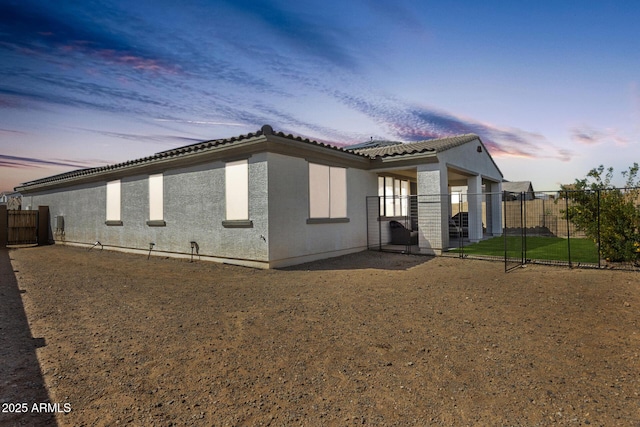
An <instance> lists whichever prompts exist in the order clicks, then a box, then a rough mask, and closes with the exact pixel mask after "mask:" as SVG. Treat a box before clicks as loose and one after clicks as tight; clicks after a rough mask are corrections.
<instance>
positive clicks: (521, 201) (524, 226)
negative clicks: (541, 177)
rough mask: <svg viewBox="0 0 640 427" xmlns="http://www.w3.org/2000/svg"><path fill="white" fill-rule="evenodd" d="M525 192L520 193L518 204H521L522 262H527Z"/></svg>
mask: <svg viewBox="0 0 640 427" xmlns="http://www.w3.org/2000/svg"><path fill="white" fill-rule="evenodd" d="M525 194H526V193H524V192H521V193H520V205H521V206H522V212H521V215H522V264H523V265H524V264H526V262H527V203H526V200H525V199H524V196H525Z"/></svg>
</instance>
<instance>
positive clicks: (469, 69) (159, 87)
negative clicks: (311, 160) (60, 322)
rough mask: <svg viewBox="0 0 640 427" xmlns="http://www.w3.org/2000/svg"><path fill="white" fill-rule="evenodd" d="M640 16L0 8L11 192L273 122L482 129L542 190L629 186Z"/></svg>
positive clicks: (289, 128) (348, 132)
mask: <svg viewBox="0 0 640 427" xmlns="http://www.w3.org/2000/svg"><path fill="white" fill-rule="evenodd" d="M638 16H640V2H637V1H623V0H620V1H612V2H602V1H597V2H595V1H594V2H592V1H562V2H557V1H544V0H541V1H539V2H526V3H524V2H513V1H498V0H496V1H491V0H487V1H481V2H479V1H475V0H474V1H466V0H460V1H455V2H453V1H427V0H415V1H409V0H394V1H388V0H350V1H340V2H333V1H330V0H322V1H319V0H318V1H316V0H298V1H284V0H281V1H277V0H275V1H266V0H264V1H261V0H209V1H205V0H181V1H179V2H176V1H173V0H171V1H169V0H154V1H147V0H138V1H135V2H134V1H119V0H114V1H99V0H98V1H95V0H78V1H64V0H63V1H56V2H51V1H30V0H19V1H7V0H0V191H3V190H11V189H13V188H14V187H15V186H16V185H18V184H19V183H22V182H27V181H30V180H33V179H38V178H43V177H46V176H50V175H54V174H58V173H62V172H66V171H70V170H75V169H80V168H87V167H96V166H102V165H106V164H114V163H119V162H123V161H127V160H131V159H136V158H141V157H146V156H149V155H152V154H154V153H156V152H159V151H163V150H167V149H170V148H175V147H179V146H183V145H187V144H191V143H194V142H198V141H204V140H211V139H218V138H225V137H232V136H237V135H242V134H246V133H249V132H255V131H257V130H259V129H260V128H261V127H262V125H264V124H270V125H271V126H272V127H273V128H274V129H275V130H276V131H283V132H285V133H292V134H295V135H300V136H303V137H305V138H311V139H315V140H317V141H321V142H327V143H332V144H336V145H341V146H345V145H349V144H355V143H361V142H364V141H369V140H370V139H371V138H374V139H385V140H395V141H404V142H411V141H419V140H424V139H430V138H437V137H445V136H451V135H458V134H464V133H476V134H477V135H479V136H480V138H481V139H482V141H483V142H484V144H485V145H486V146H487V149H488V150H489V152H490V153H491V155H492V156H493V158H494V160H495V162H496V163H497V165H498V167H499V168H500V170H501V171H502V173H503V175H504V177H505V179H507V180H510V181H521V180H526V181H532V183H533V186H534V189H535V190H540V191H541V190H555V189H557V188H558V187H559V185H560V184H566V183H572V182H574V181H575V179H576V178H583V177H585V176H586V174H587V173H588V171H589V170H590V169H592V168H595V167H597V166H598V165H600V164H604V165H605V166H607V167H608V166H611V167H613V168H614V169H615V170H616V171H617V173H616V176H619V174H618V172H621V171H623V170H626V169H627V168H628V167H629V166H631V165H632V164H633V162H634V161H640V26H639V25H637V17H638ZM619 182H620V184H622V179H621V180H620V181H619Z"/></svg>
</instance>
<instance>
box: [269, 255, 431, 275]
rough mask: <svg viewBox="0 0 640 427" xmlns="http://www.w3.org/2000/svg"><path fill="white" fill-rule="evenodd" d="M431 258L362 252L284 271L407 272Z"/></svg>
mask: <svg viewBox="0 0 640 427" xmlns="http://www.w3.org/2000/svg"><path fill="white" fill-rule="evenodd" d="M433 258H434V257H432V256H425V255H408V254H398V253H390V252H379V251H362V252H358V253H355V254H349V255H343V256H339V257H336V258H328V259H323V260H319V261H314V262H308V263H305V264H299V265H294V266H291V267H285V268H282V269H280V270H284V271H321V270H364V269H377V270H408V269H410V268H413V267H415V266H418V265H421V264H424V263H426V262H429V261H431V260H432V259H433Z"/></svg>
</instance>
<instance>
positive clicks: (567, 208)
mask: <svg viewBox="0 0 640 427" xmlns="http://www.w3.org/2000/svg"><path fill="white" fill-rule="evenodd" d="M564 196H565V197H564V202H565V212H566V214H565V217H567V253H568V255H569V268H572V267H573V265H572V264H571V230H569V191H565V192H564Z"/></svg>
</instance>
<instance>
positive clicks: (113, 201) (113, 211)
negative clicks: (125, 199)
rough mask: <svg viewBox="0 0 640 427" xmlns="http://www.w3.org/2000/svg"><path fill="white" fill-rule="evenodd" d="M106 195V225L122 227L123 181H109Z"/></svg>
mask: <svg viewBox="0 0 640 427" xmlns="http://www.w3.org/2000/svg"><path fill="white" fill-rule="evenodd" d="M105 188H106V193H105V205H106V206H105V207H106V209H105V210H106V212H105V222H104V223H105V224H106V225H115V226H119V225H122V224H123V223H122V181H121V180H119V179H115V180H113V181H107V183H106V185H105Z"/></svg>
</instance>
